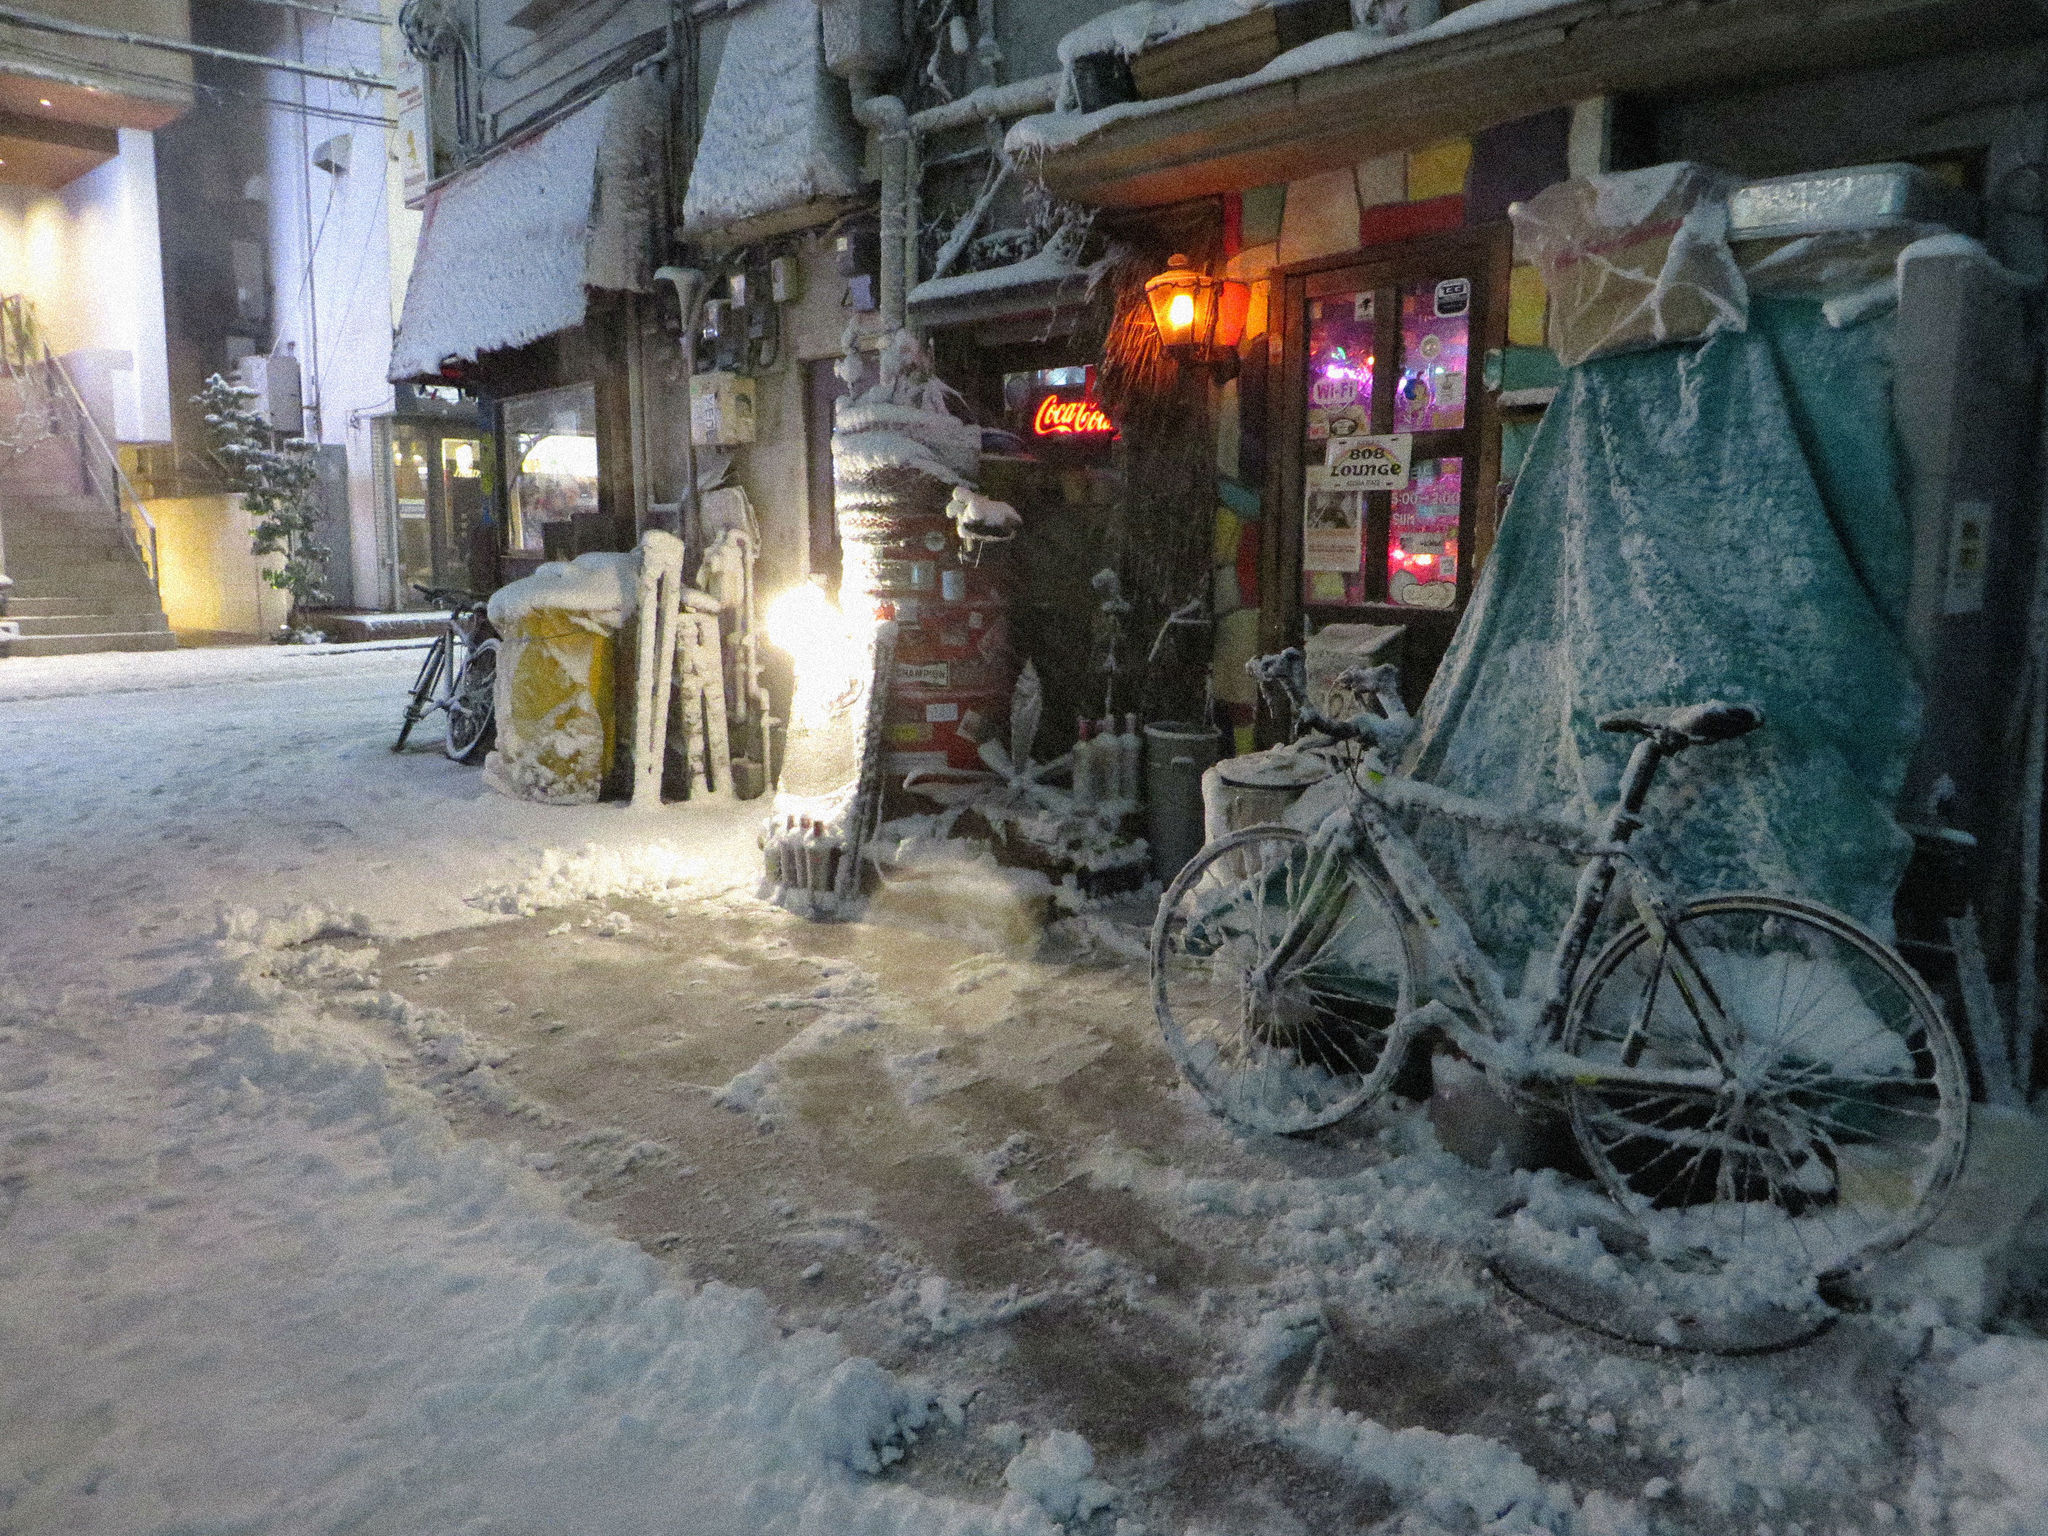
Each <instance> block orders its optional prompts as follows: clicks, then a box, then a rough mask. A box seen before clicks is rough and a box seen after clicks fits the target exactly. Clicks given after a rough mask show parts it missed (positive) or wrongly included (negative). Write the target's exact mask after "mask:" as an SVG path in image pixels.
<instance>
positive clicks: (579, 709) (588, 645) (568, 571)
mask: <svg viewBox="0 0 2048 1536" xmlns="http://www.w3.org/2000/svg"><path fill="white" fill-rule="evenodd" d="M639 570H640V561H639V556H637V555H632V554H588V555H578V556H577V557H576V558H575V559H574V560H570V561H551V562H550V563H548V564H546V565H543V566H542V567H541V568H540V569H539V570H537V571H535V572H534V573H533V574H532V575H531V576H527V577H524V578H522V579H521V580H519V581H515V582H512V583H510V584H508V585H506V586H503V587H500V588H499V589H498V590H497V592H495V593H494V594H492V597H491V603H490V615H491V623H492V625H493V626H495V627H496V629H497V631H498V634H499V635H500V637H501V638H502V642H503V643H502V648H501V650H500V652H499V659H498V697H497V705H498V749H497V750H496V751H495V752H493V753H492V754H491V755H490V757H489V759H488V760H487V761H486V762H485V764H484V781H485V782H486V783H487V784H489V785H490V786H491V787H492V788H493V789H496V790H498V791H500V792H501V793H503V794H507V795H512V796H514V797H516V798H518V799H521V800H539V801H544V802H547V803H550V804H554V805H587V804H589V803H590V802H592V801H594V800H596V799H597V797H598V793H599V791H600V790H601V789H602V788H603V787H604V780H605V775H606V773H607V772H609V771H610V769H611V765H612V756H613V753H614V751H615V750H616V746H617V736H618V710H617V706H616V703H615V700H614V695H613V686H614V679H615V677H616V673H617V665H618V636H619V631H620V630H621V629H623V628H624V627H625V624H626V621H627V620H628V619H630V618H631V617H632V615H633V608H634V598H635V592H636V589H637V584H638V580H639Z"/></svg>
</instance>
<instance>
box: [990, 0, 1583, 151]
mask: <svg viewBox="0 0 2048 1536" xmlns="http://www.w3.org/2000/svg"><path fill="white" fill-rule="evenodd" d="M1582 3H1583V0H1476V3H1475V4H1472V5H1468V6H1465V7H1463V8H1461V9H1459V10H1456V11H1453V12H1451V13H1450V14H1449V15H1447V16H1444V17H1441V18H1440V19H1439V20H1437V21H1434V22H1431V23H1430V24H1429V25H1427V26H1423V27H1418V28H1416V29H1415V30H1414V31H1412V32H1401V33H1396V34H1393V35H1391V36H1389V35H1386V34H1383V33H1378V32H1367V31H1363V30H1359V29H1353V30H1349V31H1343V32H1332V33H1330V34H1328V35H1327V36H1324V37H1319V38H1316V39H1315V40H1314V41H1312V42H1307V43H1303V44H1301V45H1300V46H1299V47H1297V48H1291V49H1289V50H1288V51H1287V52H1285V53H1283V54H1281V55H1279V57H1277V58H1275V59H1273V60H1271V61H1270V62H1269V63H1267V64H1266V65H1265V67H1264V68H1262V69H1257V70H1254V71H1252V72H1251V73H1250V74H1247V75H1238V76H1234V77H1233V78H1231V79H1228V80H1219V81H1217V82H1216V83H1215V84H1214V85H1205V86H1200V87H1198V88H1197V89H1195V90H1191V91H1183V92H1181V93H1180V94H1178V95H1175V96H1159V97H1154V98H1152V99H1150V100H1144V101H1124V102H1118V103H1116V104H1114V105H1112V106H1107V107H1100V108H1098V109H1097V110H1095V111H1093V112H1059V111H1054V112H1044V113H1040V114H1038V115H1037V116H1034V117H1027V118H1023V119H1020V120H1019V121H1018V122H1017V123H1015V124H1013V125H1012V127H1011V128H1010V131H1009V135H1008V137H1007V138H1006V139H1005V140H1004V144H1003V147H1004V148H1005V149H1006V150H1008V151H1009V153H1010V154H1012V155H1015V156H1019V157H1022V158H1024V159H1027V160H1029V159H1036V158H1039V157H1042V156H1044V155H1047V154H1052V153H1055V152H1057V151H1059V150H1063V149H1070V148H1073V147H1074V146H1076V145H1079V144H1081V143H1083V142H1085V141H1086V140H1088V139H1090V138H1092V137H1093V136H1095V135H1096V134H1098V133H1101V132H1102V131H1103V130H1105V129H1107V128H1110V127H1112V126H1114V125H1115V124H1117V123H1120V122H1124V121H1126V120H1128V119H1131V118H1139V117H1153V116H1157V115H1158V114H1160V113H1164V112H1172V111H1174V110H1176V109H1178V108H1181V107H1186V106H1192V105H1194V104H1195V103H1197V102H1203V101H1214V100H1218V99H1221V98H1223V97H1227V96H1235V95H1239V94H1241V93H1243V92H1247V91H1251V90H1256V89H1257V88H1259V87H1260V86H1266V85H1274V84H1277V83H1279V82H1281V81H1284V80H1293V79H1297V78H1299V77H1301V76H1304V75H1312V74H1316V73H1319V72H1321V71H1323V70H1332V69H1341V68H1342V67H1344V66H1345V65H1348V64H1356V63H1360V62H1362V61H1363V60H1366V59H1370V58H1375V57H1377V56H1379V55H1381V54H1387V53H1399V52H1401V51H1402V50H1404V49H1408V48H1413V47H1416V46H1418V45H1420V44H1427V43H1432V42H1438V41H1442V40H1445V39H1448V38H1452V37H1457V36H1460V35H1464V34H1469V33H1473V32H1478V31H1481V30H1483V29H1485V28H1487V27H1490V26H1495V25H1499V24H1502V23H1505V22H1510V21H1519V20H1523V19H1525V18H1529V17H1535V16H1539V15H1541V14H1542V13H1543V12H1546V11H1552V10H1557V9H1560V8H1562V7H1565V6H1569V5H1579V4H1582ZM1139 9H1141V8H1140V7H1135V6H1131V7H1125V8H1124V11H1136V10H1139ZM1168 9H1170V8H1168ZM1122 15H1123V11H1113V12H1109V13H1108V14H1107V15H1106V16H1103V17H1097V18H1095V19H1094V20H1092V21H1089V22H1084V23H1083V24H1082V25H1081V26H1080V27H1077V28H1075V29H1074V34H1083V35H1085V36H1086V37H1088V38H1089V39H1090V40H1091V42H1092V44H1093V46H1095V47H1108V48H1112V49H1114V51H1117V52H1123V53H1130V52H1135V51H1136V48H1135V47H1133V46H1131V39H1130V38H1128V37H1124V36H1120V35H1118V34H1117V32H1116V30H1115V28H1114V27H1113V26H1111V25H1110V24H1111V23H1113V22H1116V21H1117V20H1119V19H1120V18H1121V17H1122ZM1191 30H1193V29H1191ZM1173 31H1174V29H1173V28H1172V27H1166V28H1163V29H1162V31H1161V37H1162V38H1163V37H1164V36H1167V35H1172V33H1173ZM1074 34H1069V35H1070V36H1073V35H1074ZM1098 34H1099V38H1098V36H1097V35H1098ZM1145 40H1146V41H1150V40H1152V39H1151V38H1150V37H1149V35H1148V36H1146V38H1145ZM1060 46H1061V57H1062V60H1063V61H1064V62H1066V63H1068V64H1069V65H1071V60H1070V59H1069V58H1068V56H1067V52H1068V44H1067V40H1066V39H1062V40H1061V44H1060ZM1076 46H1077V47H1083V46H1088V44H1076Z"/></svg>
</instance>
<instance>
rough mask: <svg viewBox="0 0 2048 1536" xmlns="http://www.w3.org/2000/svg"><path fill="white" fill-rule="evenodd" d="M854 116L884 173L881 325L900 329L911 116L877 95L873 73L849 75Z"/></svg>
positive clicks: (890, 98) (892, 100)
mask: <svg viewBox="0 0 2048 1536" xmlns="http://www.w3.org/2000/svg"><path fill="white" fill-rule="evenodd" d="M849 84H850V87H851V90H852V94H853V120H854V121H855V122H857V123H859V124H860V125H861V127H863V128H865V129H867V131H868V134H869V138H870V142H871V143H872V144H873V145H874V149H875V156H876V158H877V159H878V160H880V161H881V172H882V216H881V229H880V235H881V246H882V274H881V276H882V294H881V299H882V325H883V328H884V329H885V330H887V331H890V332H895V331H900V330H901V329H903V317H904V313H905V309H904V302H903V300H904V294H905V292H906V290H905V287H904V282H903V256H904V248H905V243H906V239H905V235H904V230H905V227H906V226H907V225H908V223H909V206H910V165H909V160H910V114H909V113H908V112H907V111H905V110H904V106H903V103H902V102H901V101H899V100H898V99H897V98H896V97H894V96H879V95H877V94H875V77H874V76H873V75H871V74H867V73H864V72H863V73H859V74H855V75H854V76H852V78H851V80H850V82H849Z"/></svg>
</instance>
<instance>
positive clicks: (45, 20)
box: [0, 5, 395, 91]
mask: <svg viewBox="0 0 2048 1536" xmlns="http://www.w3.org/2000/svg"><path fill="white" fill-rule="evenodd" d="M0 22H4V23H6V24H7V25H10V26H16V27H26V28H27V29H28V30H30V31H32V32H54V33H56V34H57V35H59V36H60V37H82V38H88V39H90V40H92V41H94V42H101V43H125V44H127V45H128V46H130V47H133V48H155V49H157V50H159V51H161V52H164V53H182V54H189V55H190V56H192V57H194V58H200V59H218V60H220V61H222V62H223V63H229V64H247V65H250V66H252V67H254V68H257V69H282V70H285V71H288V72H290V73H293V74H300V75H319V76H325V77H326V78H328V79H332V80H339V81H341V82H342V83H343V84H345V85H361V86H369V87H373V88H378V89H382V90H387V91H388V90H393V89H395V87H394V86H393V85H392V83H391V82H390V81H389V80H386V79H383V78H382V77H380V76H377V75H373V74H368V73H365V72H364V71H362V70H359V69H351V70H349V71H348V72H347V73H345V74H343V73H338V72H336V71H334V70H330V69H323V68H322V67H320V66H319V65H317V64H307V63H303V62H294V61H293V60H291V59H278V58H272V57H271V56H270V55H269V54H262V53H244V52H242V51H241V50H240V49H237V48H216V47H214V46H213V45H212V44H210V43H193V42H186V41H184V40H183V39H181V38H175V37H158V36H157V35H155V34H154V33H150V32H123V31H119V30H117V29H115V28H113V27H96V26H92V25H90V24H89V23H86V22H82V21H66V20H62V19H60V18H58V17H55V16H45V15H43V14H41V13H40V12H38V11H24V10H22V9H20V8H19V7H18V6H12V5H0Z"/></svg>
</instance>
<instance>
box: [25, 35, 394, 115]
mask: <svg viewBox="0 0 2048 1536" xmlns="http://www.w3.org/2000/svg"><path fill="white" fill-rule="evenodd" d="M10 46H12V47H13V49H14V51H15V52H16V53H17V54H19V55H20V56H21V57H23V58H27V59H34V60H37V61H39V62H42V63H45V64H54V65H62V66H66V67H75V66H76V64H77V62H78V61H77V60H76V59H75V58H72V57H71V56H70V55H68V54H61V53H51V52H49V51H47V50H45V49H40V48H37V47H35V46H34V45H33V44H29V43H14V44H12V45H10ZM94 72H95V73H96V74H99V75H103V76H106V77H107V78H109V79H115V80H125V81H129V82H131V83H133V84H137V85H160V86H169V87H171V88H173V89H175V90H179V91H187V90H189V91H191V92H193V93H194V94H195V95H198V94H203V95H206V96H210V97H212V98H214V99H215V100H216V101H219V100H222V99H224V98H228V97H232V98H234V99H235V100H238V101H248V102H260V103H262V104H263V105H265V106H272V107H277V108H280V109H282V110H284V111H287V112H298V111H301V110H310V113H311V115H312V116H315V117H333V118H338V119H340V120H342V121H344V122H355V123H362V124H364V125H365V126H368V127H375V128H395V127H397V126H398V119H396V118H395V117H383V116H380V115H378V114H376V113H372V112H353V111H350V110H349V109H348V108H346V107H324V108H323V107H315V108H311V109H302V108H301V107H300V105H299V103H297V102H295V101H281V100H279V99H278V98H277V97H275V96H266V95H263V94H262V93H260V92H257V91H246V90H240V89H237V88H236V87H234V86H231V85H221V84H218V83H216V82H214V81H209V80H181V79H179V78H178V77H177V76H175V75H158V74H152V73H151V72H149V71H148V70H143V69H132V68H128V67H126V66H122V65H115V64H101V65H96V66H94Z"/></svg>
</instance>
